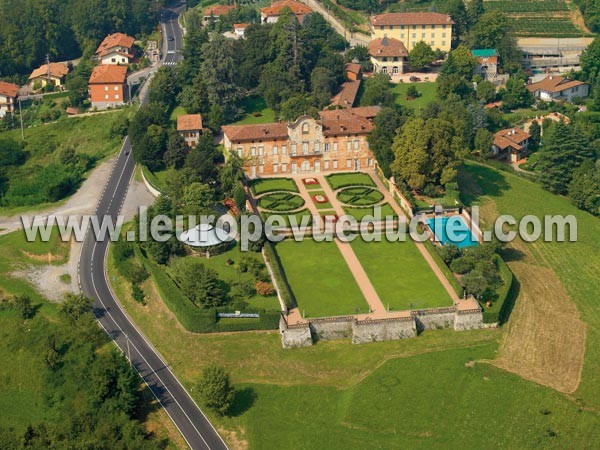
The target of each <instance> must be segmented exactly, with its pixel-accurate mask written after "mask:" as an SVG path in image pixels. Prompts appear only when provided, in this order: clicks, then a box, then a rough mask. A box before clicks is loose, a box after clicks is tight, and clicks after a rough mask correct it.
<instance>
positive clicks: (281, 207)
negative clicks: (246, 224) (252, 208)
mask: <svg viewBox="0 0 600 450" xmlns="http://www.w3.org/2000/svg"><path fill="white" fill-rule="evenodd" d="M258 205H259V206H260V207H261V208H264V209H266V210H268V211H279V212H286V211H293V210H295V209H298V208H301V207H302V206H304V199H303V198H302V197H301V196H299V195H296V194H294V193H291V192H273V193H271V194H266V195H264V196H263V197H261V198H260V200H259V201H258Z"/></svg>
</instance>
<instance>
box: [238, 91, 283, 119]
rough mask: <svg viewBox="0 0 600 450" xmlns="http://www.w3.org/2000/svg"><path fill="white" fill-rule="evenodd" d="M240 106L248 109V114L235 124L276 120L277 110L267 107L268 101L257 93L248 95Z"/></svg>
mask: <svg viewBox="0 0 600 450" xmlns="http://www.w3.org/2000/svg"><path fill="white" fill-rule="evenodd" d="M240 106H241V107H242V108H243V109H244V111H246V115H245V116H244V117H243V118H242V119H240V120H238V121H237V122H235V124H234V125H248V124H253V123H271V122H275V111H273V110H272V109H271V108H268V107H267V103H266V102H265V99H264V98H262V97H258V96H256V95H251V96H249V97H246V98H245V99H244V100H243V101H242V102H241V105H240Z"/></svg>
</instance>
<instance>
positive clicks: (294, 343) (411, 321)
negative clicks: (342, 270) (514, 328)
mask: <svg viewBox="0 0 600 450" xmlns="http://www.w3.org/2000/svg"><path fill="white" fill-rule="evenodd" d="M443 328H454V330H455V331H467V330H476V329H480V328H486V326H485V324H484V323H483V313H482V311H481V309H480V308H479V309H472V310H465V311H459V310H457V308H456V307H455V306H452V307H448V308H432V309H421V310H415V311H411V312H410V317H394V318H388V319H374V320H368V319H367V320H358V319H357V318H356V317H354V316H338V317H323V318H317V319H307V320H306V322H302V323H298V324H290V325H288V324H287V322H286V319H285V315H283V314H282V316H281V320H280V322H279V330H280V333H281V343H282V346H283V348H299V347H307V346H310V345H312V344H313V342H316V341H318V340H320V339H323V340H334V339H347V338H350V337H351V338H352V343H353V344H364V343H368V342H378V341H393V340H399V339H406V338H412V337H417V335H418V334H419V333H420V332H422V331H424V330H436V329H443Z"/></svg>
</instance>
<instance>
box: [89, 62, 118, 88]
mask: <svg viewBox="0 0 600 450" xmlns="http://www.w3.org/2000/svg"><path fill="white" fill-rule="evenodd" d="M126 80H127V67H126V66H114V65H112V64H106V65H104V64H101V65H99V66H96V67H94V70H92V75H91V76H90V84H94V83H108V84H117V83H119V84H120V83H125V81H126Z"/></svg>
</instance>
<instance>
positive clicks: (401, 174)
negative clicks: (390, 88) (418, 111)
mask: <svg viewBox="0 0 600 450" xmlns="http://www.w3.org/2000/svg"><path fill="white" fill-rule="evenodd" d="M455 137H456V134H455V131H454V129H453V127H452V124H451V123H450V122H448V121H446V120H443V119H429V120H425V119H422V118H413V119H409V120H408V121H407V122H406V123H405V124H404V126H403V127H402V132H401V133H399V134H398V135H397V136H396V138H395V140H394V144H393V146H392V149H393V151H394V154H395V160H394V163H393V164H392V166H391V170H392V173H393V174H394V175H395V176H396V177H397V178H398V179H400V180H402V181H404V182H405V183H406V184H407V185H408V186H409V187H410V188H411V189H414V190H416V191H420V190H422V189H423V188H425V187H426V186H427V185H432V186H440V185H445V184H447V183H450V182H452V181H456V166H457V163H458V158H457V152H456V147H455V145H454V138H455Z"/></svg>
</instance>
